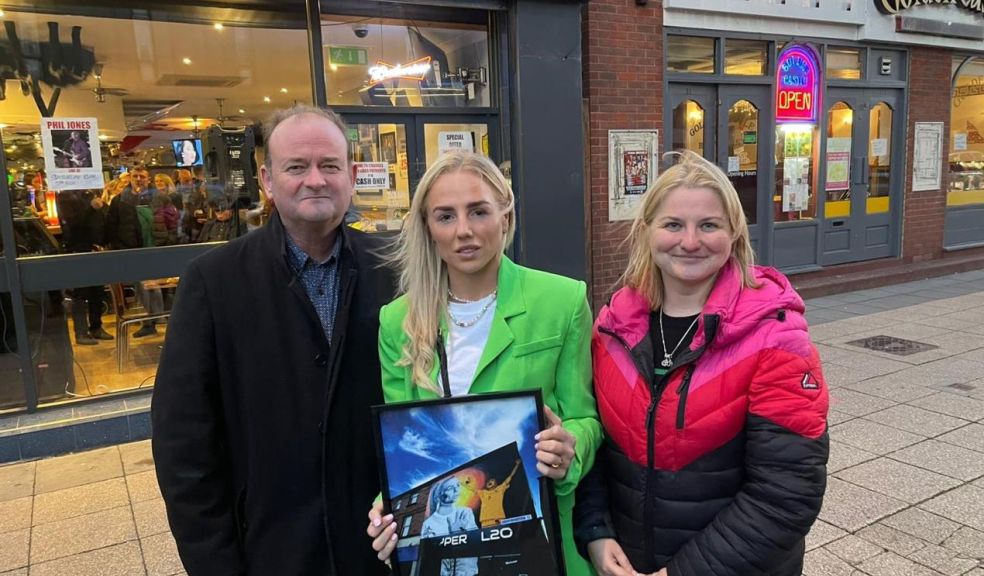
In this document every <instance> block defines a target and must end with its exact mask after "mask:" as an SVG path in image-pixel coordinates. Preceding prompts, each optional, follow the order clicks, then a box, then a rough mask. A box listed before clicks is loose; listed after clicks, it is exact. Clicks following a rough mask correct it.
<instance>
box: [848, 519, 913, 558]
mask: <svg viewBox="0 0 984 576" xmlns="http://www.w3.org/2000/svg"><path fill="white" fill-rule="evenodd" d="M857 536H858V538H861V539H862V540H865V541H867V542H871V543H872V544H874V545H875V546H879V547H881V548H884V549H885V550H891V551H892V552H895V553H896V554H899V555H901V556H908V555H909V554H912V553H913V552H915V551H917V550H922V549H923V548H925V547H926V546H928V545H929V543H928V542H926V541H925V540H922V539H920V538H916V537H915V536H912V535H911V534H906V533H905V532H902V531H901V530H896V529H895V528H892V527H890V526H886V525H885V524H882V523H881V522H878V523H877V524H872V525H871V526H866V527H864V528H862V529H861V530H859V531H858V532H857Z"/></svg>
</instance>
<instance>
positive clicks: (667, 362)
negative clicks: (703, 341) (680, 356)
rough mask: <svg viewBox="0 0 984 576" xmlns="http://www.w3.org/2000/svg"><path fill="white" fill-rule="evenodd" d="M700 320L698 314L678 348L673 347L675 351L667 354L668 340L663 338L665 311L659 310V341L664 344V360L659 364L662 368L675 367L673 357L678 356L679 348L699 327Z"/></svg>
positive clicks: (681, 338)
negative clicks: (688, 335)
mask: <svg viewBox="0 0 984 576" xmlns="http://www.w3.org/2000/svg"><path fill="white" fill-rule="evenodd" d="M698 320H700V314H697V317H696V318H694V321H693V322H691V323H690V326H688V327H687V329H686V330H685V331H684V333H683V336H681V337H680V340H679V341H678V342H677V344H676V346H674V347H673V350H671V351H669V352H667V351H666V338H665V337H664V336H663V309H662V308H660V309H659V341H660V342H661V343H662V344H663V359H662V360H661V361H660V363H659V365H660V366H662V367H663V368H669V367H670V366H673V355H674V354H676V351H677V348H679V347H680V344H683V341H684V340H686V339H687V334H690V331H691V330H693V328H694V326H696V325H697V321H698Z"/></svg>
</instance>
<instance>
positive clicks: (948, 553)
mask: <svg viewBox="0 0 984 576" xmlns="http://www.w3.org/2000/svg"><path fill="white" fill-rule="evenodd" d="M909 560H914V561H916V562H918V563H920V564H922V565H923V566H926V567H927V568H932V569H933V570H936V571H937V572H940V573H942V574H946V575H947V576H960V575H961V574H964V573H966V572H967V571H968V570H971V569H973V568H976V567H977V560H976V559H973V558H963V557H961V556H958V555H957V553H956V552H954V551H953V550H950V549H948V548H943V547H942V546H935V545H929V546H926V547H925V548H923V549H922V550H919V551H918V552H913V553H912V554H910V555H909Z"/></svg>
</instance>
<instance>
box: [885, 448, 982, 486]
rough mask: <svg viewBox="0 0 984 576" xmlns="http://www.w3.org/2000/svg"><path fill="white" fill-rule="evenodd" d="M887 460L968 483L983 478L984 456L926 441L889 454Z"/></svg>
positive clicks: (971, 451) (968, 450)
mask: <svg viewBox="0 0 984 576" xmlns="http://www.w3.org/2000/svg"><path fill="white" fill-rule="evenodd" d="M889 458H892V459H893V460H898V461H900V462H905V463H906V464H912V465H913V466H918V467H920V468H924V469H926V470H932V471H934V472H938V473H940V474H946V475H947V476H949V477H951V478H958V479H960V480H963V481H964V482H968V481H970V480H973V479H975V478H979V477H981V476H984V456H982V455H981V454H980V453H979V452H975V451H973V450H970V449H967V448H963V447H961V446H956V445H953V444H948V443H946V442H941V441H939V440H926V441H925V442H920V443H919V444H913V445H912V446H908V447H906V448H903V449H901V450H899V451H897V452H892V453H891V454H889Z"/></svg>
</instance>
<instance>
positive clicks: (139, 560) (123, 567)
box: [31, 541, 147, 576]
mask: <svg viewBox="0 0 984 576" xmlns="http://www.w3.org/2000/svg"><path fill="white" fill-rule="evenodd" d="M146 573H147V572H146V570H145V569H144V563H143V556H142V555H141V553H140V545H139V544H138V543H137V542H136V541H133V542H126V543H123V544H117V545H116V546H107V547H106V548H100V549H98V550H92V551H90V552H84V553H82V554H74V555H72V556H66V557H64V558H59V559H57V560H52V561H50V562H42V563H40V564H32V565H31V576H141V575H143V574H146Z"/></svg>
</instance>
